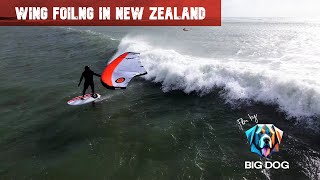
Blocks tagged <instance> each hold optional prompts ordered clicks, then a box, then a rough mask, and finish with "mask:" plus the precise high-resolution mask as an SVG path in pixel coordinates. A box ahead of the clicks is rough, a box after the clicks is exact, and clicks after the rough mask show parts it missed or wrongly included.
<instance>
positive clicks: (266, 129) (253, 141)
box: [246, 124, 283, 157]
mask: <svg viewBox="0 0 320 180" xmlns="http://www.w3.org/2000/svg"><path fill="white" fill-rule="evenodd" d="M282 135H283V131H281V130H280V129H279V128H277V127H275V126H274V125H273V124H257V125H255V126H253V127H252V128H250V129H249V130H247V131H246V136H247V139H248V141H249V144H250V146H251V152H253V153H256V154H258V155H259V156H261V157H268V156H271V155H272V154H273V153H275V152H279V144H280V142H281V140H282Z"/></svg>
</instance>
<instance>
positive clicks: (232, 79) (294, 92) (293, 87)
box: [116, 35, 320, 118]
mask: <svg viewBox="0 0 320 180" xmlns="http://www.w3.org/2000/svg"><path fill="white" fill-rule="evenodd" d="M124 51H135V52H140V53H141V61H142V63H143V64H144V66H145V68H146V69H147V71H148V75H147V76H145V79H146V80H150V81H152V82H155V83H161V84H162V90H163V91H164V92H168V91H172V90H182V91H183V92H185V93H191V92H196V93H198V94H199V95H200V96H201V95H205V94H208V93H210V92H212V91H213V90H214V89H215V88H222V89H223V93H222V94H221V95H222V96H223V98H224V99H225V100H226V102H228V103H234V102H239V101H240V102H252V101H253V102H262V103H265V104H272V105H275V104H276V105H278V106H279V108H280V110H281V111H284V112H285V113H286V114H287V116H289V117H290V118H299V117H318V116H319V114H320V84H319V81H317V80H316V79H317V77H316V76H317V74H314V73H313V72H316V71H317V69H318V68H317V67H316V66H318V65H319V64H312V63H311V64H306V63H304V62H299V61H294V60H290V61H289V59H294V58H292V57H290V56H289V55H283V56H282V57H281V58H280V59H274V60H272V59H271V60H269V61H270V62H268V63H266V62H265V61H264V60H261V59H259V61H248V60H243V59H241V58H240V57H239V56H235V57H234V58H227V59H223V58H222V59H219V58H210V57H195V56H192V55H188V54H184V53H180V52H177V51H175V50H174V49H169V48H168V49H167V48H165V47H156V46H153V45H152V44H151V43H148V40H146V38H141V37H135V36H129V35H128V36H126V37H125V38H123V39H122V40H121V42H120V45H119V51H118V53H119V54H120V53H121V52H124ZM239 51H241V49H240V50H239ZM239 51H238V52H237V54H239ZM119 54H116V55H119ZM269 59H270V58H269ZM312 69H313V70H312ZM311 70H312V71H311ZM310 71H311V72H310ZM318 75H319V74H318ZM318 77H319V76H318Z"/></svg>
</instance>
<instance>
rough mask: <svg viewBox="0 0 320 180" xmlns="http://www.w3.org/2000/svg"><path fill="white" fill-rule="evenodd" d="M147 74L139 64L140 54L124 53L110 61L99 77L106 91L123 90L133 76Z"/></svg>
mask: <svg viewBox="0 0 320 180" xmlns="http://www.w3.org/2000/svg"><path fill="white" fill-rule="evenodd" d="M145 74H147V71H146V70H145V69H144V67H143V66H142V64H141V62H140V53H134V52H126V53H123V54H122V55H120V56H118V57H117V58H115V59H114V60H112V61H111V62H110V63H109V64H108V65H107V67H106V68H105V69H104V71H103V72H102V75H101V83H102V85H103V86H104V87H106V88H108V89H116V88H121V89H125V88H126V87H127V85H128V83H129V82H130V81H131V79H132V78H133V77H135V76H141V75H145Z"/></svg>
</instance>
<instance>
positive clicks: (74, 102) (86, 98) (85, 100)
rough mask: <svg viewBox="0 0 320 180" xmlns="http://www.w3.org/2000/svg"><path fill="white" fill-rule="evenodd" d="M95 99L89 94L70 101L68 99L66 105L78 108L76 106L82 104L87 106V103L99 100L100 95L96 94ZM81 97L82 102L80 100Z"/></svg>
mask: <svg viewBox="0 0 320 180" xmlns="http://www.w3.org/2000/svg"><path fill="white" fill-rule="evenodd" d="M96 95H97V97H96V98H93V97H92V96H91V94H86V95H84V97H83V96H77V97H74V98H72V99H70V100H69V101H68V102H67V103H68V104H69V105H71V106H78V105H83V104H88V103H91V102H94V101H95V100H97V99H99V98H100V97H101V95H100V94H98V93H96ZM82 97H83V100H82V99H81V98H82Z"/></svg>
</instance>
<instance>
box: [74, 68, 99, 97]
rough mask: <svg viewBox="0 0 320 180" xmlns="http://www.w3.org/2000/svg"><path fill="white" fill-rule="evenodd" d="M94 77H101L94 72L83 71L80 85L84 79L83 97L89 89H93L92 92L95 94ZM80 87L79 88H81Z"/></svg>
mask: <svg viewBox="0 0 320 180" xmlns="http://www.w3.org/2000/svg"><path fill="white" fill-rule="evenodd" d="M93 75H95V76H98V77H101V75H100V74H96V73H94V72H93V71H91V70H90V69H89V70H85V71H83V73H82V75H81V78H80V82H79V85H80V84H81V81H82V79H83V78H84V86H83V91H82V95H83V96H84V94H85V93H86V90H87V89H88V87H89V86H90V87H91V92H92V94H94V93H95V92H94V83H93ZM79 85H78V86H79Z"/></svg>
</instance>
